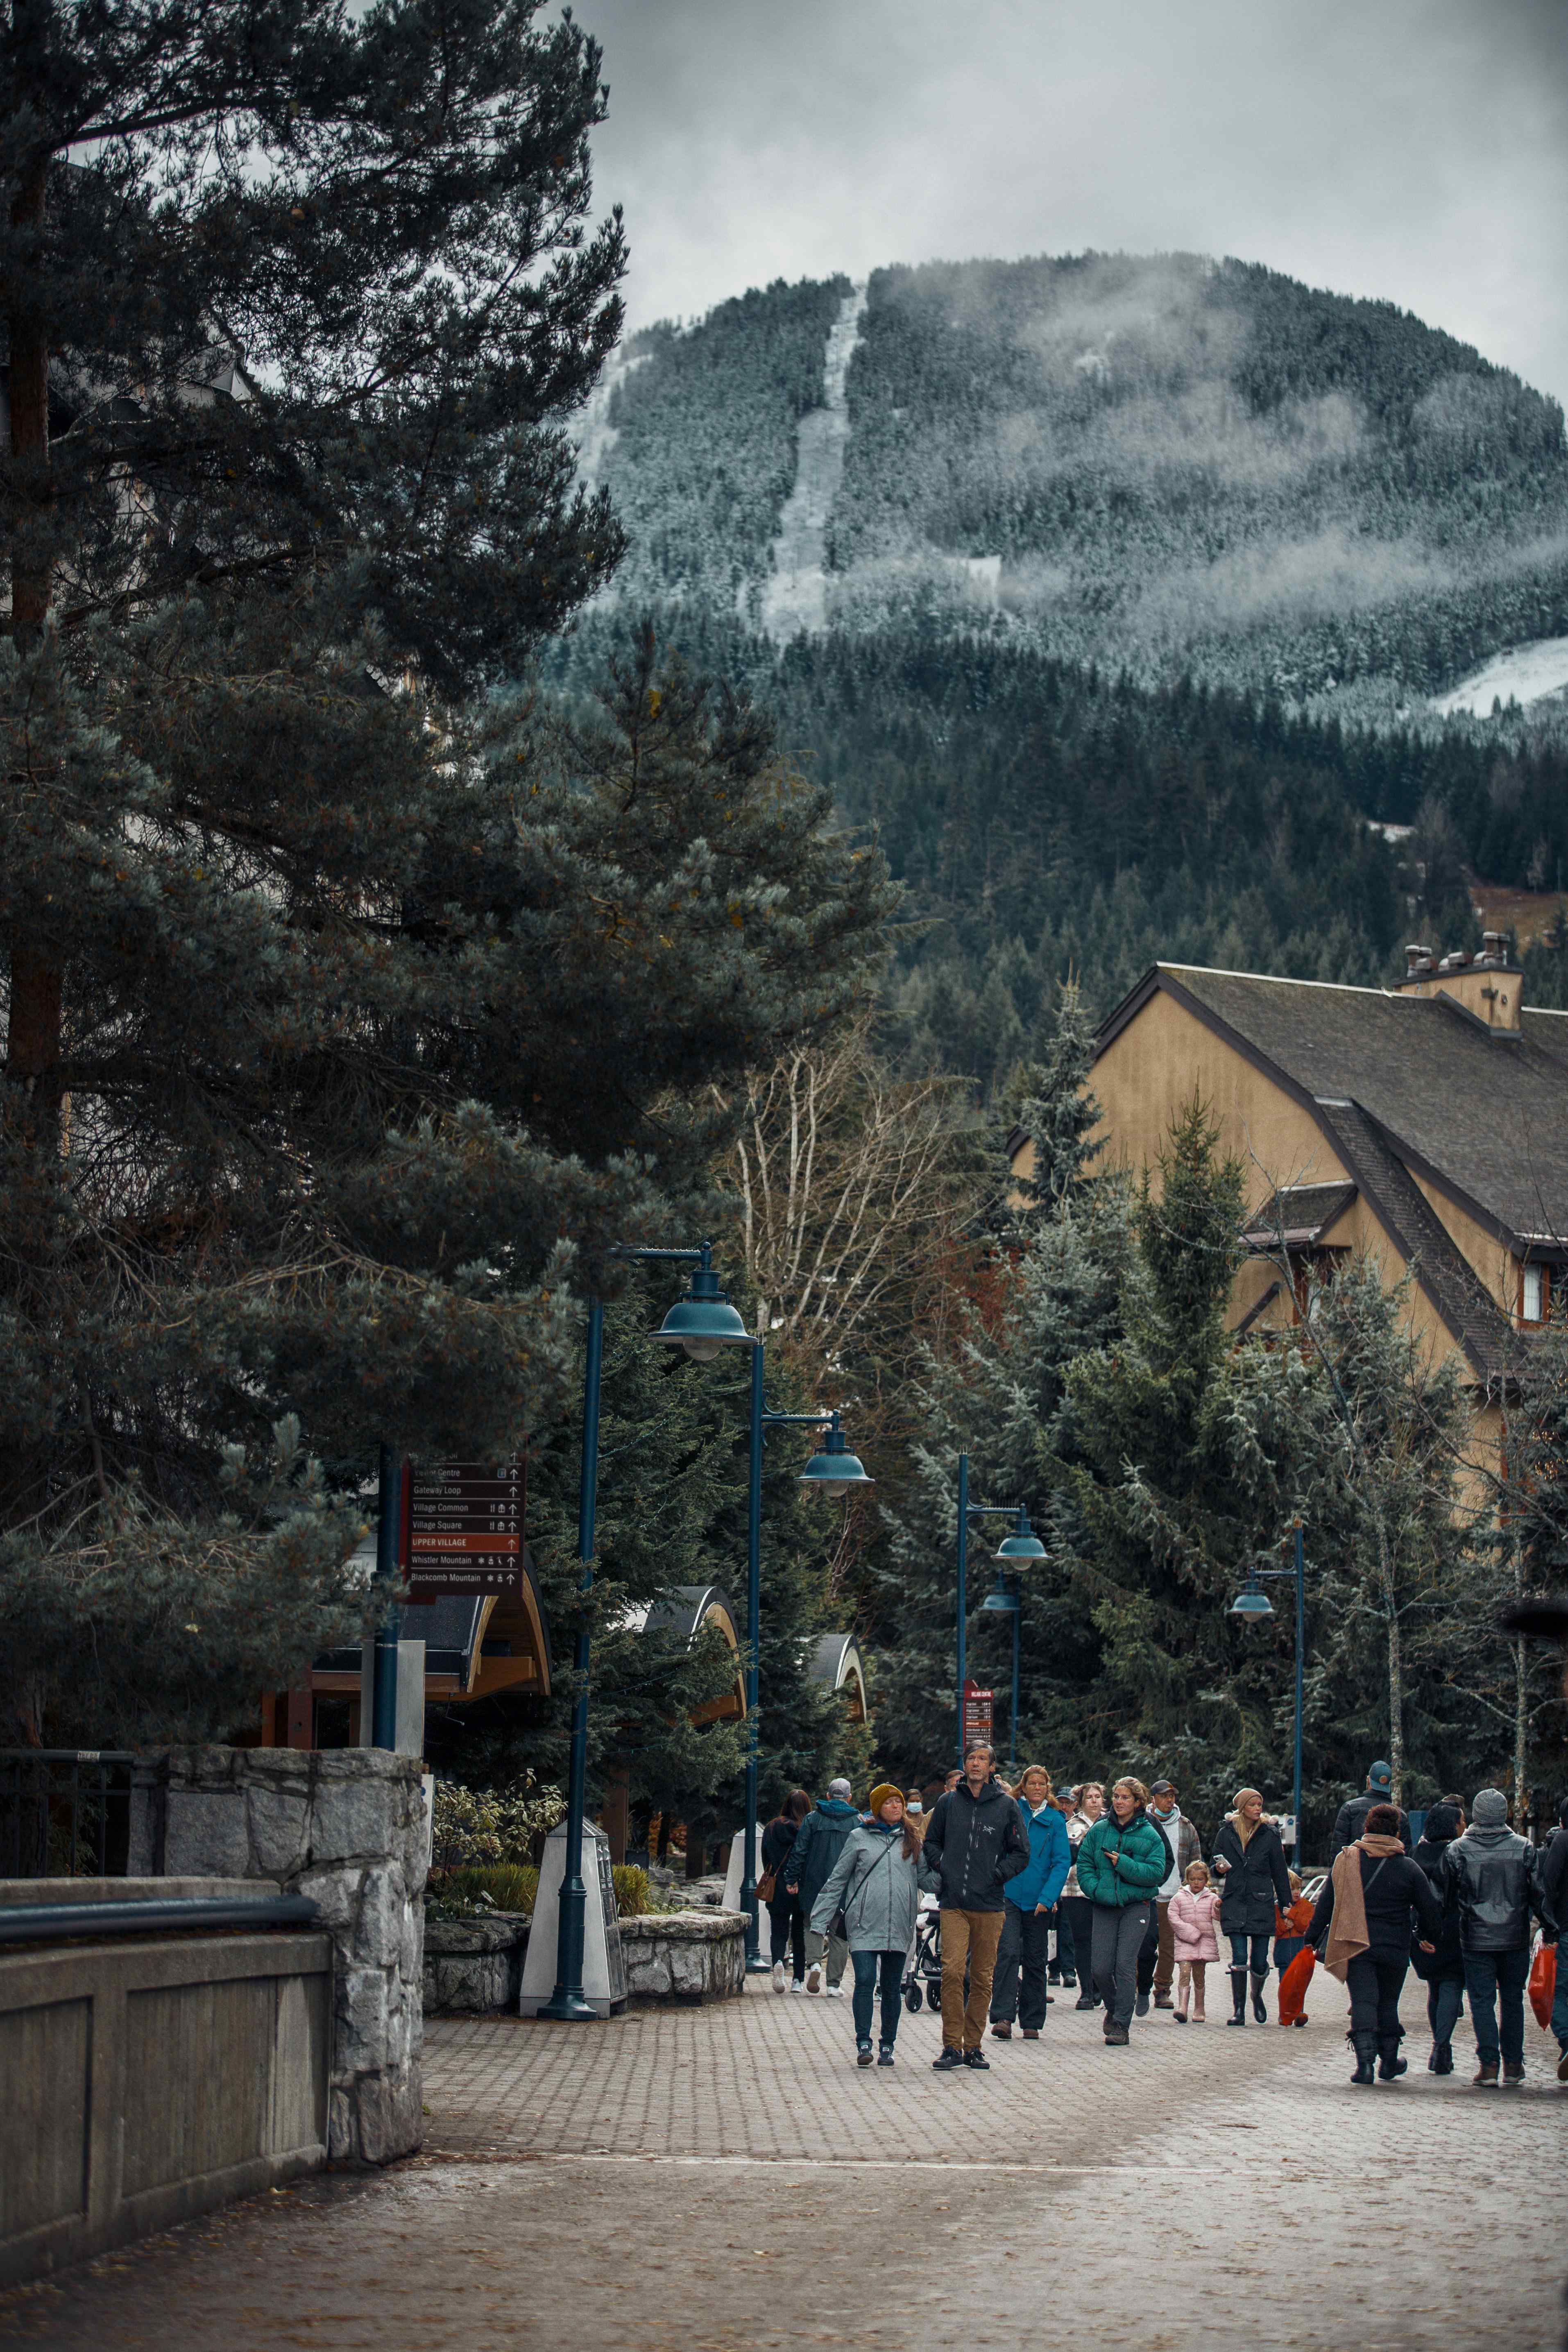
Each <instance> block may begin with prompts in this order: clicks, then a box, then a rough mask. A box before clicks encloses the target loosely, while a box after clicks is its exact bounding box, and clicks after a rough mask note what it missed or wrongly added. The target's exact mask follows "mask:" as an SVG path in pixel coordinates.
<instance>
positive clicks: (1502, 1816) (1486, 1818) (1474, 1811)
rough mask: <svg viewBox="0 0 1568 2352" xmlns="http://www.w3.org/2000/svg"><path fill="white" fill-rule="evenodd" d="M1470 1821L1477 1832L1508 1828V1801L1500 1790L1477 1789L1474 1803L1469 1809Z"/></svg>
mask: <svg viewBox="0 0 1568 2352" xmlns="http://www.w3.org/2000/svg"><path fill="white" fill-rule="evenodd" d="M1470 1820H1471V1822H1472V1823H1473V1825H1474V1826H1475V1828H1477V1829H1479V1830H1501V1829H1506V1828H1507V1827H1508V1799H1507V1798H1506V1797H1505V1796H1504V1795H1503V1792H1502V1790H1500V1789H1478V1790H1476V1801H1475V1803H1474V1804H1473V1805H1472V1806H1471V1807H1470Z"/></svg>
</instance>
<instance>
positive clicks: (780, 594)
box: [762, 280, 867, 644]
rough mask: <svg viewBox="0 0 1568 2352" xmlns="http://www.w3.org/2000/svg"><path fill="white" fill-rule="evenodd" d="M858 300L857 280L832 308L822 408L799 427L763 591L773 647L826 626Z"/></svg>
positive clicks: (861, 298) (861, 290) (861, 292)
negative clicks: (831, 525) (831, 522)
mask: <svg viewBox="0 0 1568 2352" xmlns="http://www.w3.org/2000/svg"><path fill="white" fill-rule="evenodd" d="M866 293H867V281H866V280H862V281H861V283H860V284H859V285H858V286H856V287H854V288H853V289H851V291H850V292H849V293H847V295H846V296H845V298H844V299H843V301H842V302H841V303H840V304H839V306H838V316H837V319H836V320H834V322H833V324H832V326H831V327H830V328H829V329H828V331H827V355H826V362H825V364H824V368H823V392H824V403H823V405H822V407H820V408H813V409H809V410H808V411H807V412H806V414H805V415H804V416H803V417H802V418H801V420H800V426H799V431H798V434H797V436H796V442H795V488H793V489H792V490H791V492H790V494H789V496H788V498H787V499H785V500H784V512H783V513H782V514H781V515H780V517H779V531H778V537H777V538H776V539H775V540H774V541H773V573H772V576H771V577H770V579H769V580H768V581H767V583H765V585H764V587H763V607H762V617H763V628H764V629H765V630H766V631H767V633H768V635H769V636H770V637H773V638H775V639H776V640H777V641H778V642H779V643H780V644H783V643H784V641H785V640H786V639H787V638H790V637H793V636H795V635H798V634H799V632H800V631H801V630H802V629H821V628H824V627H826V621H827V571H826V563H825V562H824V558H825V556H826V543H827V522H828V518H829V516H830V515H831V514H832V512H833V501H834V499H836V498H837V495H838V485H839V483H840V482H841V481H842V480H843V478H844V451H845V446H846V445H847V441H848V439H849V401H848V395H847V390H846V385H847V381H848V375H849V362H850V361H851V359H852V358H853V357H854V355H855V346H856V344H857V343H858V341H859V340H860V319H861V314H862V313H863V312H864V310H865V308H866Z"/></svg>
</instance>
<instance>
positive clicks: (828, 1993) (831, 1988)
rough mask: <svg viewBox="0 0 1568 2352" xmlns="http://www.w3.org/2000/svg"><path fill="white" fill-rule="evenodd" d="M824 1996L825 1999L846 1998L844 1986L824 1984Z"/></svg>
mask: <svg viewBox="0 0 1568 2352" xmlns="http://www.w3.org/2000/svg"><path fill="white" fill-rule="evenodd" d="M822 1998H823V2000H843V1998H844V1988H843V1986H842V1985H824V1987H823V1989H822Z"/></svg>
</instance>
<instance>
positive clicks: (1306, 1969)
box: [1279, 1944, 1318, 2025]
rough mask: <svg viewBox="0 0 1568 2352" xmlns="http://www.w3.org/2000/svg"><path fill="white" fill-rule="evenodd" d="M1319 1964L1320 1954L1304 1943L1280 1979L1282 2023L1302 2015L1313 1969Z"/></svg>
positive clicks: (1280, 2020) (1280, 2015) (1280, 2014)
mask: <svg viewBox="0 0 1568 2352" xmlns="http://www.w3.org/2000/svg"><path fill="white" fill-rule="evenodd" d="M1317 1965H1318V1955H1317V1954H1316V1952H1315V1951H1314V1950H1313V1949H1312V1947H1311V1946H1310V1944H1306V1945H1303V1947H1302V1948H1301V1949H1300V1951H1299V1952H1298V1953H1297V1955H1296V1957H1295V1958H1294V1959H1293V1960H1292V1961H1291V1963H1290V1965H1289V1968H1288V1969H1286V1971H1285V1973H1284V1975H1283V1976H1282V1977H1281V1978H1280V1979H1279V2022H1280V2023H1281V2025H1283V2024H1285V2023H1287V2022H1288V2021H1293V2020H1294V2019H1296V2018H1298V2017H1300V2014H1301V2011H1302V2010H1303V2009H1304V2007H1305V2006H1306V2000H1307V1987H1308V1986H1309V1985H1310V1983H1311V1981H1312V1970H1313V1969H1315V1968H1316V1967H1317Z"/></svg>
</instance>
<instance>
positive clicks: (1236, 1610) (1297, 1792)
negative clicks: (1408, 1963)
mask: <svg viewBox="0 0 1568 2352" xmlns="http://www.w3.org/2000/svg"><path fill="white" fill-rule="evenodd" d="M1292 1534H1293V1535H1294V1538H1295V1550H1296V1557H1295V1561H1294V1564H1293V1565H1292V1566H1291V1567H1289V1568H1255V1569H1251V1570H1248V1572H1247V1581H1246V1583H1245V1584H1244V1585H1243V1586H1242V1588H1241V1591H1239V1592H1238V1593H1237V1596H1236V1599H1235V1600H1234V1601H1232V1602H1231V1604H1230V1607H1229V1608H1228V1609H1227V1610H1226V1616H1227V1617H1239V1618H1240V1619H1241V1620H1242V1622H1243V1623H1244V1624H1246V1623H1248V1622H1251V1621H1252V1620H1254V1619H1256V1618H1259V1617H1272V1616H1273V1614H1274V1604H1273V1602H1272V1601H1270V1600H1269V1598H1268V1594H1267V1592H1265V1591H1264V1590H1263V1583H1262V1580H1263V1579H1264V1578H1265V1577H1276V1576H1293V1577H1294V1578H1295V1580H1296V1769H1295V1780H1294V1783H1293V1786H1292V1791H1291V1803H1292V1804H1293V1806H1294V1807H1295V1819H1296V1847H1295V1852H1296V1860H1297V1862H1298V1864H1299V1863H1300V1859H1301V1682H1302V1673H1303V1664H1304V1661H1305V1657H1306V1651H1307V1570H1306V1561H1305V1558H1304V1556H1303V1549H1302V1542H1301V1522H1300V1519H1297V1520H1296V1521H1295V1523H1294V1526H1293V1528H1292Z"/></svg>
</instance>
